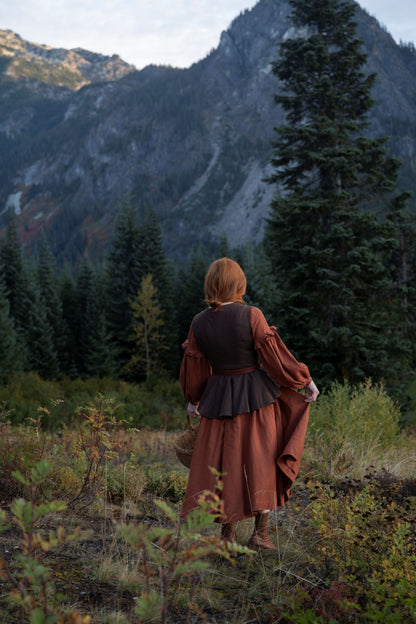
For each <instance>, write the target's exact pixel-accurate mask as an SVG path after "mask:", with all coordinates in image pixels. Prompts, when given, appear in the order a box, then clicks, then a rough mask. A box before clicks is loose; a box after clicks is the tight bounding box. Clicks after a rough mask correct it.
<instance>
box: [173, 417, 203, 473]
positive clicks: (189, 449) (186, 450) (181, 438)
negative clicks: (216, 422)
mask: <svg viewBox="0 0 416 624" xmlns="http://www.w3.org/2000/svg"><path fill="white" fill-rule="evenodd" d="M187 416H188V429H187V430H186V431H184V432H183V433H181V434H179V435H178V437H177V438H176V440H175V441H174V443H173V447H174V449H175V451H176V456H177V458H178V459H179V461H180V462H181V464H183V465H184V466H186V467H187V468H190V466H191V460H192V453H193V452H194V446H195V440H196V436H197V435H198V429H199V423H198V424H197V425H191V420H190V418H189V415H188V414H187Z"/></svg>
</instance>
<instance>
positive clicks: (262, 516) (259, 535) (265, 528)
mask: <svg viewBox="0 0 416 624" xmlns="http://www.w3.org/2000/svg"><path fill="white" fill-rule="evenodd" d="M248 545H249V547H253V546H254V547H258V548H265V549H266V550H277V548H276V546H275V545H274V544H273V542H272V540H271V539H270V537H269V512H268V511H266V512H264V513H258V514H257V516H256V520H255V523H254V531H253V535H252V536H251V537H250V541H249V543H248Z"/></svg>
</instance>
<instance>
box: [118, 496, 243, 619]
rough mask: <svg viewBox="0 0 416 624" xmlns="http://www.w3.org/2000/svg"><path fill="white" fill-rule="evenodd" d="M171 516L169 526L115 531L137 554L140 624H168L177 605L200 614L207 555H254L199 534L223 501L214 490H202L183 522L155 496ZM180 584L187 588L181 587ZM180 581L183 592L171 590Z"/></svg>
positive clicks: (216, 515) (128, 527) (217, 514)
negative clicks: (156, 623) (199, 596)
mask: <svg viewBox="0 0 416 624" xmlns="http://www.w3.org/2000/svg"><path fill="white" fill-rule="evenodd" d="M154 502H155V504H156V505H157V507H158V508H159V509H160V510H161V511H162V512H163V513H164V515H165V516H166V518H167V519H168V520H169V522H170V525H169V526H168V527H161V526H153V527H150V528H149V526H148V525H145V524H141V525H138V526H136V525H132V524H129V525H122V526H119V531H120V533H121V535H122V537H123V538H124V539H125V540H126V541H127V542H128V543H129V544H130V546H131V547H132V548H133V550H134V551H135V553H136V554H137V556H138V560H139V567H138V579H137V580H138V581H139V586H140V588H141V595H140V597H139V598H138V600H137V603H136V609H135V612H136V615H137V616H138V617H139V619H140V622H148V621H151V620H153V621H159V622H160V623H161V624H166V623H167V622H168V621H169V620H168V616H169V614H172V613H173V609H174V608H175V607H178V608H180V607H182V608H185V607H186V608H187V610H188V611H187V613H188V616H187V622H189V621H190V617H191V614H192V613H197V614H199V615H203V614H202V612H201V609H200V607H199V606H198V604H197V601H196V594H197V591H198V588H199V586H200V582H201V579H202V577H203V575H204V573H206V572H207V571H209V570H210V568H211V567H212V566H211V563H210V561H209V558H210V557H213V556H214V557H223V558H225V559H227V560H229V561H232V558H233V555H234V554H237V553H240V554H252V551H251V550H250V549H248V548H247V547H246V546H240V545H238V544H230V543H228V544H227V543H225V542H224V541H222V540H221V539H220V537H219V536H218V535H216V534H203V533H202V532H205V531H206V530H207V529H208V530H209V529H210V528H212V526H213V523H214V521H215V520H216V519H218V518H219V517H220V515H221V514H220V509H221V505H222V501H221V500H220V498H219V496H218V495H217V494H214V495H213V494H212V493H211V492H204V494H203V495H201V497H200V500H199V507H198V508H197V509H195V510H193V511H192V512H191V513H190V514H188V515H187V517H186V518H185V519H184V520H181V518H180V517H179V515H178V513H177V512H176V511H174V510H173V509H172V508H171V507H170V506H169V505H168V504H167V503H166V502H165V501H163V500H155V501H154ZM184 583H185V584H186V585H187V588H186V589H185V588H184ZM179 585H180V590H181V591H175V590H176V589H178V587H179Z"/></svg>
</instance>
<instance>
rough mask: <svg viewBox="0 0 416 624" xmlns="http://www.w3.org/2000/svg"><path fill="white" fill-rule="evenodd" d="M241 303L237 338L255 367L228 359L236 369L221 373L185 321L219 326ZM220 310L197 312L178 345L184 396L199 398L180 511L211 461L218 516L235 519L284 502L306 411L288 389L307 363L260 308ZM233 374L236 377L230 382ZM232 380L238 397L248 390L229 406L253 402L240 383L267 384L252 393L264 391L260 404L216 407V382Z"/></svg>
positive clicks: (210, 485) (220, 387)
mask: <svg viewBox="0 0 416 624" xmlns="http://www.w3.org/2000/svg"><path fill="white" fill-rule="evenodd" d="M235 306H237V307H238V308H239V309H240V310H238V308H235ZM243 307H244V308H246V309H247V308H248V309H247V312H245V315H246V317H247V318H248V321H247V323H248V326H247V329H246V330H245V333H246V334H249V335H248V336H247V335H245V336H244V337H243V336H242V339H243V340H245V344H247V340H249V343H250V345H251V346H250V350H251V351H252V353H253V355H254V358H255V360H256V361H257V362H258V365H260V368H259V369H258V370H255V371H252V370H250V369H249V372H241V370H243V371H244V370H247V368H244V366H236V365H235V364H234V365H233V366H232V367H230V366H228V367H227V366H225V367H223V368H233V369H240V370H233V371H226V372H224V371H222V370H216V369H217V368H218V364H217V366H215V364H214V369H213V367H212V362H211V361H210V360H209V359H208V357H207V356H206V355H205V352H206V351H205V349H204V350H202V349H201V348H200V346H199V345H198V343H197V340H196V338H195V335H194V327H193V326H194V325H195V329H196V320H198V317H201V318H200V319H199V321H200V324H201V320H202V322H204V321H205V320H206V319H211V320H212V319H214V318H215V321H214V322H215V323H217V324H220V325H221V323H223V321H224V322H225V320H226V317H227V314H228V315H230V314H233V310H231V308H233V309H234V312H237V314H239V313H240V311H241V309H242V308H243ZM226 308H228V306H223V309H222V311H217V312H214V311H213V310H211V309H210V308H208V309H207V310H205V311H204V312H203V313H200V315H197V316H196V317H195V318H194V320H193V322H192V325H191V329H190V332H189V337H188V340H187V341H186V342H185V343H184V344H183V348H184V356H183V360H182V365H181V372H180V382H181V386H182V390H183V393H184V395H185V397H186V398H187V400H188V401H189V402H190V403H193V404H196V403H200V405H199V410H200V413H201V421H200V427H199V431H198V437H197V440H196V443H195V448H194V453H193V457H192V463H191V467H190V473H189V480H188V486H187V491H186V494H185V499H184V501H183V505H182V515H186V514H187V513H189V512H190V511H191V510H192V509H194V508H195V507H197V506H198V498H199V496H200V495H201V494H202V493H203V492H204V491H207V490H208V491H210V492H213V491H215V487H216V477H215V476H214V475H213V474H212V472H211V470H210V467H214V468H215V469H216V470H217V471H218V472H220V473H221V474H222V481H223V490H222V495H221V496H222V498H223V502H224V518H222V521H226V522H236V521H238V520H243V519H244V518H249V517H251V516H253V515H255V514H256V512H257V511H259V510H262V509H275V508H276V507H278V506H282V505H284V504H285V502H286V501H287V500H288V498H289V494H290V488H291V486H292V484H293V482H294V480H295V478H296V476H297V474H298V471H299V467H300V462H301V457H302V452H303V446H304V441H305V434H306V428H307V423H308V416H309V403H306V402H305V397H304V395H302V394H301V393H299V392H297V391H296V389H299V388H303V387H304V386H306V385H307V384H308V383H310V382H311V380H312V378H311V376H310V374H309V370H308V368H307V366H306V365H305V364H302V363H301V362H298V361H297V360H296V359H295V358H294V356H293V355H292V354H291V353H290V351H289V350H288V349H287V348H286V346H285V345H284V343H283V342H282V340H281V339H280V337H279V335H278V333H277V331H276V328H275V327H271V326H269V325H268V324H267V321H266V319H265V318H264V315H263V313H262V312H261V310H259V309H258V308H256V307H249V306H247V307H246V306H243V305H242V304H238V303H233V304H230V307H229V310H227V314H225V315H224V316H223V317H221V315H222V314H223V311H225V310H226ZM211 315H216V317H212V316H211ZM218 315H219V316H218ZM230 328H231V329H232V327H231V326H229V329H230ZM231 333H232V331H231ZM224 335H225V334H224ZM224 335H223V337H224ZM218 336H219V337H218V340H217V344H216V345H214V351H215V349H217V351H216V352H218V350H219V351H221V344H222V342H221V340H220V332H219V333H218ZM230 340H232V338H230ZM230 340H229V341H228V342H229V343H230ZM214 342H215V339H214ZM225 342H227V339H226V340H225ZM238 342H240V341H238ZM226 348H227V345H226V344H225V345H224V349H226ZM228 350H229V346H228ZM211 359H212V358H211ZM225 359H226V358H225ZM258 365H257V367H256V368H258ZM221 368H222V367H221ZM252 368H255V367H251V369H252ZM237 380H238V383H235V382H237ZM262 380H263V381H262ZM234 383H235V387H236V388H238V390H239V394H240V395H241V394H243V395H250V396H248V399H247V398H245V397H244V396H243V398H241V396H240V397H238V398H237V404H241V405H243V406H244V405H245V401H246V402H248V403H247V404H250V402H251V403H253V401H254V404H255V403H256V400H257V399H256V396H257V395H256V393H255V392H254V398H253V397H252V396H251V395H252V394H253V390H247V387H249V386H256V385H259V384H264V385H265V386H267V387H266V389H265V390H264V388H262V389H261V390H262V391H261V392H260V393H259V396H263V397H265V398H263V400H262V403H263V404H262V405H257V404H255V409H250V411H245V412H244V413H238V414H233V413H231V412H230V411H229V410H227V408H223V409H222V411H221V409H220V408H218V405H223V404H225V405H227V401H224V400H223V397H222V394H223V393H227V392H229V390H226V389H224V388H226V387H227V388H229V386H230V384H234ZM224 384H225V386H224ZM207 395H209V397H211V399H210V400H208V401H207V400H204V398H206V397H207ZM215 396H217V400H216V401H215ZM213 400H214V403H213ZM257 402H258V401H257ZM210 405H211V408H210V407H209V406H210ZM204 406H205V407H204ZM241 409H246V410H248V409H249V408H244V407H242V408H241ZM214 411H216V412H217V413H213V412H214ZM208 412H210V413H208Z"/></svg>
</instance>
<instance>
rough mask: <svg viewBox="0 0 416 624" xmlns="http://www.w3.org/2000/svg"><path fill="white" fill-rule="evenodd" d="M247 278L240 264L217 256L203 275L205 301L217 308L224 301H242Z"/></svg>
mask: <svg viewBox="0 0 416 624" xmlns="http://www.w3.org/2000/svg"><path fill="white" fill-rule="evenodd" d="M246 287H247V280H246V276H245V275H244V272H243V270H242V268H241V267H240V265H239V264H238V263H237V262H235V261H234V260H231V258H219V259H218V260H214V262H213V263H212V264H211V265H210V267H209V269H208V272H207V274H206V276H205V301H206V302H207V304H208V305H209V306H211V308H213V309H214V310H218V309H220V308H221V305H222V304H223V303H225V302H226V301H238V302H239V303H245V301H243V295H244V294H245V292H246Z"/></svg>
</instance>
